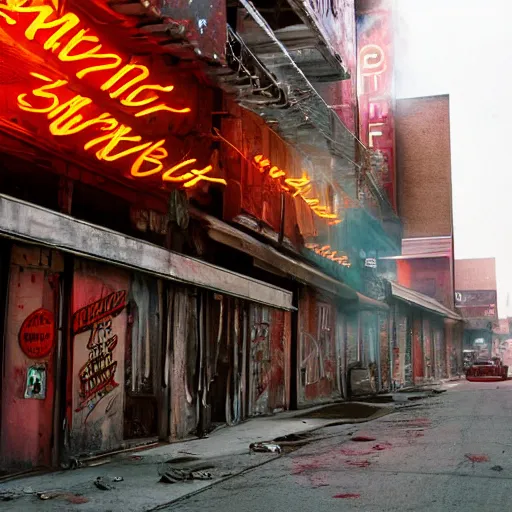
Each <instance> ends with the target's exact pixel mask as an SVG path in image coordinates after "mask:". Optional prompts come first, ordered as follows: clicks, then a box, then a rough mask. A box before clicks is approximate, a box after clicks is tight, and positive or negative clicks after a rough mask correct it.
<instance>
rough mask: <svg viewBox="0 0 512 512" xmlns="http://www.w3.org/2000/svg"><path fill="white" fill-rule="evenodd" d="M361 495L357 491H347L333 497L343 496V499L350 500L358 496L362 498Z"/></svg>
mask: <svg viewBox="0 0 512 512" xmlns="http://www.w3.org/2000/svg"><path fill="white" fill-rule="evenodd" d="M360 497H361V495H360V494H355V493H351V492H347V493H345V494H335V495H334V496H333V498H341V499H345V500H346V499H348V500H353V499H357V498H360Z"/></svg>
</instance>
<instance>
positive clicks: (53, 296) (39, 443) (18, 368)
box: [0, 245, 63, 469]
mask: <svg viewBox="0 0 512 512" xmlns="http://www.w3.org/2000/svg"><path fill="white" fill-rule="evenodd" d="M62 270H63V263H62V258H61V256H60V255H59V254H58V253H56V252H55V251H51V250H48V249H41V248H37V247H32V246H27V247H25V246H21V245H20V246H16V245H15V246H13V250H12V255H11V265H10V277H9V289H8V307H7V325H6V331H5V336H4V367H3V373H2V379H3V382H2V400H1V404H2V411H1V414H2V422H1V425H2V431H1V448H0V466H1V467H9V468H11V467H13V468H19V469H24V468H30V467H36V466H39V465H50V464H51V439H52V433H53V430H52V429H53V404H54V392H55V389H54V371H55V365H54V350H55V345H56V338H55V339H54V341H53V347H52V349H51V351H50V353H49V354H48V355H46V356H44V357H41V358H34V357H28V356H27V355H26V354H25V353H24V352H23V351H22V349H21V347H20V343H19V332H20V328H21V326H22V324H23V322H24V320H25V319H26V318H27V317H28V316H29V315H30V314H31V313H33V312H34V311H36V310H38V309H39V308H44V309H45V310H47V311H49V312H51V313H54V314H55V315H56V314H57V308H58V289H59V279H60V273H61V272H62ZM35 364H44V365H46V369H47V372H46V392H45V395H46V396H45V398H44V399H36V398H25V384H26V380H27V371H28V368H29V367H30V366H33V365H35Z"/></svg>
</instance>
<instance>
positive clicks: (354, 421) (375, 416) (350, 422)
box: [146, 407, 398, 512]
mask: <svg viewBox="0 0 512 512" xmlns="http://www.w3.org/2000/svg"><path fill="white" fill-rule="evenodd" d="M387 409H389V410H387ZM395 412H398V411H397V410H395V409H392V408H391V407H382V408H381V411H377V412H376V413H375V414H372V415H371V416H370V417H368V418H364V419H352V420H350V419H346V420H338V421H333V422H332V423H327V424H326V425H322V426H319V427H314V428H311V429H309V430H302V431H301V432H300V434H305V433H309V432H315V431H316V430H320V429H322V428H326V427H335V426H337V425H353V424H358V423H369V422H370V421H374V420H377V419H379V418H382V417H384V416H387V415H388V414H392V413H395ZM288 435H293V432H292V433H291V434H288ZM336 435H340V434H336ZM336 435H332V436H326V437H321V438H318V439H312V440H311V441H307V443H311V442H315V441H321V440H323V439H329V438H331V437H336ZM263 442H273V441H263ZM299 443H300V444H299ZM279 444H281V445H283V446H293V445H295V446H300V445H301V444H306V442H304V443H303V442H301V441H297V442H293V441H292V442H286V441H285V442H281V443H279ZM285 455H286V454H285V453H281V454H279V455H275V456H274V457H271V458H269V459H267V460H264V461H262V462H259V463H257V464H254V465H253V466H248V467H247V468H244V469H241V470H240V471H237V472H236V473H232V474H231V475H228V476H225V477H222V478H219V479H218V480H215V481H214V482H212V483H211V484H208V485H205V486H204V487H201V489H196V490H195V491H192V492H189V493H187V494H184V495H183V496H180V497H179V498H174V499H173V500H170V501H168V502H166V503H162V504H161V505H157V506H156V507H153V508H149V509H146V512H153V511H156V510H163V509H165V508H167V507H169V506H171V505H174V504H176V503H179V502H181V501H184V500H186V499H188V498H191V497H193V496H196V495H197V494H200V493H202V492H204V491H207V490H208V489H211V488H212V487H215V486H216V485H218V484H221V483H224V482H226V481H228V480H231V479H232V478H235V477H237V476H240V475H243V474H244V473H248V472H249V471H252V470H254V469H257V468H259V467H261V466H264V465H265V464H269V463H270V462H273V461H275V460H277V459H280V458H281V457H284V456H285Z"/></svg>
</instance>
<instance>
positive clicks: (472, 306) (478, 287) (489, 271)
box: [455, 258, 500, 357]
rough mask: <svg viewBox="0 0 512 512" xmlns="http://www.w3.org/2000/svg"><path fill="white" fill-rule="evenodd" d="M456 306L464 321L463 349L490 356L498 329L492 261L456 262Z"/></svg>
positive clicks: (476, 259)
mask: <svg viewBox="0 0 512 512" xmlns="http://www.w3.org/2000/svg"><path fill="white" fill-rule="evenodd" d="M455 305H456V307H457V308H458V310H459V311H460V314H461V316H462V317H463V318H464V348H465V349H468V350H469V349H471V350H477V351H478V353H479V354H480V356H481V357H488V356H490V355H491V353H492V339H493V330H495V329H498V328H499V327H500V325H499V322H498V306H497V286H496V260H495V259H494V258H475V259H462V260H456V261H455Z"/></svg>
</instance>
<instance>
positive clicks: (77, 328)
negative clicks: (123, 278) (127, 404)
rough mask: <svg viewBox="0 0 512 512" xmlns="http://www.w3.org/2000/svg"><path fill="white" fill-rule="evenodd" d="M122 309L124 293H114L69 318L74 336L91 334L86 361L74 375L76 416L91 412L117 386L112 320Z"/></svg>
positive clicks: (115, 336) (124, 302)
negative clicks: (76, 395)
mask: <svg viewBox="0 0 512 512" xmlns="http://www.w3.org/2000/svg"><path fill="white" fill-rule="evenodd" d="M125 306H126V291H118V292H114V293H111V294H110V295H107V296H106V297H103V298H101V299H100V300H97V301H95V302H93V303H92V304H89V305H88V306H85V307H84V308H82V309H79V310H78V311H77V312H76V313H75V314H74V315H73V332H74V334H75V335H76V334H79V333H82V332H85V331H87V330H90V331H91V334H90V336H89V341H88V343H87V349H88V350H89V359H88V360H87V362H86V363H85V364H84V365H83V366H82V367H81V368H80V370H79V372H78V378H79V380H80V391H79V396H80V404H79V405H78V407H77V408H76V412H79V411H81V410H82V409H84V408H85V407H89V408H91V409H92V408H94V406H95V405H96V404H97V403H98V402H99V401H100V400H101V399H102V398H103V397H104V396H105V395H107V394H108V393H110V392H111V391H112V390H113V389H114V388H116V387H117V386H119V384H118V383H117V382H116V381H115V373H116V369H117V361H115V360H114V354H113V352H114V349H115V348H116V346H117V343H118V337H117V334H115V333H114V332H113V328H112V319H113V318H114V317H115V316H117V315H118V314H119V313H121V311H122V310H123V309H124V308H125Z"/></svg>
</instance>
